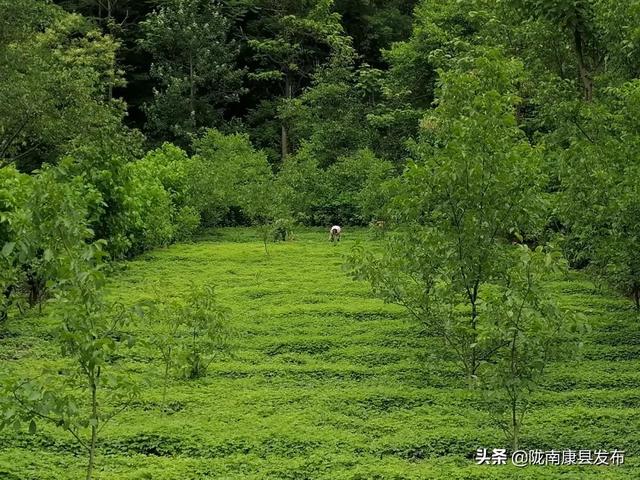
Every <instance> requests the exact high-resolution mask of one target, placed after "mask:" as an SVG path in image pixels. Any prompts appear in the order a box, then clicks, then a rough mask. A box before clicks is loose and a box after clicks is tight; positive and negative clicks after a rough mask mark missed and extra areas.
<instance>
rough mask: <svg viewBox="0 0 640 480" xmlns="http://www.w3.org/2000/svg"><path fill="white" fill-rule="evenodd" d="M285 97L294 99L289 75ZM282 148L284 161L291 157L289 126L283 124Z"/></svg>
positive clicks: (287, 76) (286, 78) (286, 79)
mask: <svg viewBox="0 0 640 480" xmlns="http://www.w3.org/2000/svg"><path fill="white" fill-rule="evenodd" d="M284 81H285V85H284V91H285V97H286V99H287V100H290V99H291V98H292V97H293V86H292V85H291V77H290V76H289V74H288V73H287V74H286V75H285V80H284ZM281 147H282V160H283V161H284V160H285V159H286V158H287V157H288V156H289V132H288V131H287V126H286V125H285V124H284V122H282V139H281Z"/></svg>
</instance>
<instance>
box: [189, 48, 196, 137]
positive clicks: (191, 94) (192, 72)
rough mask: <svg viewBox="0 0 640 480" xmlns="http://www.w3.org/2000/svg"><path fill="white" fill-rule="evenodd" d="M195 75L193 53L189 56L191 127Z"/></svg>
mask: <svg viewBox="0 0 640 480" xmlns="http://www.w3.org/2000/svg"><path fill="white" fill-rule="evenodd" d="M194 77H195V74H194V71H193V53H190V54H189V109H190V115H191V121H192V122H193V127H194V128H195V126H196V107H195V104H196V100H195V98H196V87H195V80H194Z"/></svg>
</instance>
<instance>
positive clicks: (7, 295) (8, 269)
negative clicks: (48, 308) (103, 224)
mask: <svg viewBox="0 0 640 480" xmlns="http://www.w3.org/2000/svg"><path fill="white" fill-rule="evenodd" d="M0 171H1V172H2V174H1V178H2V179H1V180H0V185H1V186H2V188H1V189H0V191H1V192H2V195H1V197H0V198H2V200H1V202H2V204H3V206H2V207H1V208H2V212H1V213H0V219H1V220H2V221H1V222H0V225H2V228H1V230H0V231H1V235H0V244H1V245H2V254H1V255H0V261H1V262H2V265H3V267H4V268H3V270H4V273H3V275H2V283H1V284H0V287H1V288H2V292H3V301H2V306H3V308H2V317H6V315H7V307H8V306H9V304H10V303H11V302H12V300H17V301H18V302H19V301H20V296H21V294H23V293H24V295H25V296H26V298H27V300H28V303H29V304H30V305H31V306H34V305H36V304H38V303H40V302H42V301H43V300H45V299H46V298H47V297H48V296H50V295H51V293H52V292H55V291H56V290H57V288H58V287H59V286H60V284H61V283H64V282H65V281H66V280H67V279H66V274H67V270H68V263H69V262H70V261H71V258H72V255H78V254H79V251H81V250H82V249H83V248H84V245H85V242H86V241H87V240H89V239H90V238H91V236H92V232H91V230H90V229H89V228H88V227H87V215H88V204H89V202H90V201H92V199H94V200H95V198H96V193H95V192H92V191H91V190H90V189H87V188H86V187H85V186H84V185H83V184H82V182H81V179H80V178H75V179H73V180H68V172H67V171H66V170H65V169H64V168H63V167H50V168H45V169H44V170H43V171H41V172H39V173H38V174H37V175H35V176H27V175H23V174H20V173H18V172H17V171H16V170H15V169H14V168H13V167H9V168H5V169H2V170H0Z"/></svg>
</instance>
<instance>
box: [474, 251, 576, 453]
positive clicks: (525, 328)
mask: <svg viewBox="0 0 640 480" xmlns="http://www.w3.org/2000/svg"><path fill="white" fill-rule="evenodd" d="M512 260H513V261H512V262H510V266H509V268H508V269H507V271H506V272H505V275H504V278H503V281H502V282H501V283H500V284H499V285H492V286H491V288H490V289H489V291H488V292H487V303H488V304H489V305H490V307H489V311H488V313H489V316H490V318H491V319H492V320H491V322H492V324H491V325H490V326H489V328H488V329H487V330H486V331H485V332H484V333H483V335H486V336H490V337H492V338H494V339H495V338H497V339H498V342H499V344H500V345H501V348H500V349H498V350H497V352H496V353H495V355H494V359H493V361H492V362H491V363H489V364H488V365H487V366H486V370H485V371H484V372H482V384H483V388H484V389H485V391H486V393H487V396H488V398H489V400H490V405H491V411H492V412H493V414H494V415H495V416H496V417H497V419H498V420H499V422H500V424H501V426H502V427H503V429H504V432H505V434H506V436H507V439H508V441H509V444H510V446H511V449H512V451H515V450H517V449H518V446H519V439H520V432H521V430H522V427H523V424H524V419H525V415H526V413H527V411H528V410H529V408H530V400H531V395H532V392H534V391H535V390H536V389H537V388H538V387H539V386H540V382H541V380H542V379H543V378H544V373H545V371H546V369H547V368H548V366H549V364H550V362H552V361H554V360H557V359H559V358H566V357H567V356H568V355H570V354H574V353H575V351H576V347H577V345H578V341H579V339H580V333H581V332H582V324H581V322H579V321H578V320H579V319H578V317H577V316H575V315H573V314H571V313H570V312H568V311H566V310H561V309H560V308H559V306H558V305H557V303H556V301H555V299H554V298H553V297H552V296H551V295H549V293H548V292H547V291H546V289H545V286H544V282H545V281H547V280H549V279H550V278H552V277H553V276H554V275H557V274H558V273H560V272H561V269H562V266H563V263H564V262H563V260H562V257H561V255H560V254H559V252H557V251H553V250H550V249H545V248H543V247H537V248H536V249H535V250H533V251H532V250H530V249H529V248H528V247H527V246H526V245H519V246H518V248H517V249H516V250H515V251H514V252H513V253H512Z"/></svg>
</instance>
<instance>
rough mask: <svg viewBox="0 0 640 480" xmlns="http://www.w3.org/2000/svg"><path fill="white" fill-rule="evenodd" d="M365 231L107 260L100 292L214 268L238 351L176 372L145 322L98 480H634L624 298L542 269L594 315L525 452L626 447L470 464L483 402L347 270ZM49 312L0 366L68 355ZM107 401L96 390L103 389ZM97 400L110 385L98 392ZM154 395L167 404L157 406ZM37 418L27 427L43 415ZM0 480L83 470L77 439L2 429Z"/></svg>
mask: <svg viewBox="0 0 640 480" xmlns="http://www.w3.org/2000/svg"><path fill="white" fill-rule="evenodd" d="M356 241H360V242H362V243H363V244H364V245H366V246H367V248H374V247H375V244H376V242H377V240H375V239H373V238H372V236H371V234H370V233H369V232H368V231H366V230H358V231H356V232H353V231H350V230H347V232H346V233H345V235H344V237H343V241H342V242H341V243H340V244H338V245H336V246H335V247H333V246H331V244H330V243H329V242H327V237H326V232H325V231H324V230H319V229H316V230H311V229H308V230H304V231H300V232H297V233H296V236H295V240H292V241H288V242H283V243H278V244H270V245H268V255H267V254H266V253H265V248H264V245H263V242H262V241H261V239H260V235H259V234H258V233H257V232H256V231H254V230H248V229H226V230H220V231H219V232H218V233H216V234H209V235H207V236H204V237H202V238H200V239H199V241H198V242H197V243H192V244H177V245H173V246H170V247H168V248H165V249H160V250H155V251H152V252H149V253H146V254H144V255H143V256H141V257H139V258H137V259H135V260H133V261H131V262H128V263H126V264H119V269H118V268H116V270H117V271H116V272H114V273H112V274H111V275H110V277H109V278H110V280H109V283H108V292H109V296H110V297H111V298H112V299H114V300H119V301H121V302H122V303H124V304H125V305H128V306H131V305H134V304H136V303H140V302H143V301H145V300H153V299H154V298H157V297H158V295H159V296H160V297H161V298H162V299H163V300H165V301H167V300H168V299H170V298H171V297H184V296H186V295H187V294H188V293H189V291H190V289H191V288H192V286H193V285H194V284H203V283H213V284H214V285H216V292H217V295H218V298H219V300H220V302H221V303H223V304H224V305H225V306H226V307H228V308H229V309H230V312H231V315H232V317H231V318H232V323H233V327H234V330H235V332H236V337H235V340H234V343H235V349H234V350H233V352H232V354H231V355H223V356H220V357H219V358H218V359H216V360H215V361H214V363H213V364H212V365H211V366H210V368H209V371H208V374H207V375H206V376H205V377H203V378H201V379H197V380H182V379H181V378H179V377H178V376H177V375H172V376H171V378H170V382H169V388H168V391H167V395H166V402H163V387H162V385H163V380H162V370H163V368H162V362H161V359H160V358H159V354H158V352H157V351H155V350H153V349H152V348H151V347H150V346H149V345H147V344H146V343H145V341H144V340H145V339H147V340H148V339H152V338H153V337H154V335H156V334H157V332H158V331H159V330H160V329H161V328H162V327H163V326H162V325H158V324H156V325H154V324H153V323H152V322H149V321H148V320H146V319H138V320H135V321H133V322H132V323H131V324H130V325H129V326H128V328H129V329H130V330H131V331H133V332H134V333H135V334H136V336H137V337H138V342H137V343H136V344H135V345H134V346H133V347H132V349H131V351H130V352H128V353H127V354H126V355H123V356H121V357H114V358H112V359H111V361H110V363H111V364H112V366H113V368H114V369H116V368H122V369H126V370H128V371H130V372H133V376H134V379H135V381H136V382H137V383H138V385H139V386H140V388H141V392H140V395H139V397H138V398H137V399H136V400H135V402H134V403H133V404H132V405H131V406H130V407H129V408H128V409H127V410H125V411H124V412H123V413H121V414H120V415H118V416H116V417H115V418H114V419H113V421H112V422H111V423H109V424H108V425H107V426H106V427H105V429H104V432H103V433H101V440H100V441H99V456H98V464H97V469H96V472H95V477H96V478H98V479H100V480H133V479H139V480H142V479H153V480H173V479H181V480H189V479H204V478H216V479H265V480H266V479H269V480H277V479H283V480H284V479H289V480H293V479H296V480H303V479H314V480H315V479H326V480H341V479H350V480H356V479H361V480H365V479H380V480H382V479H385V480H386V479H398V480H399V479H415V480H418V479H421V480H422V479H440V478H442V479H445V478H446V479H460V480H463V479H464V480H468V479H514V478H522V479H547V478H548V479H576V480H577V479H591V478H593V479H596V478H598V479H636V478H638V477H640V462H639V461H638V460H637V457H636V456H637V455H638V453H640V447H638V445H640V415H638V414H639V413H640V412H639V411H638V401H639V400H640V388H638V385H640V368H639V367H640V360H638V358H640V355H638V353H639V350H640V325H639V324H638V319H637V314H636V313H635V311H634V309H633V306H632V304H631V303H630V302H629V301H628V300H627V299H625V298H622V297H620V296H618V295H616V294H613V293H609V292H608V291H605V290H603V289H602V287H599V286H596V285H594V284H593V283H592V282H591V281H589V280H588V279H587V278H586V277H585V276H583V275H582V274H577V273H571V274H569V275H568V276H562V277H558V278H556V279H555V280H553V281H550V283H549V287H550V289H551V290H552V291H553V292H554V294H556V295H558V296H559V299H560V303H561V304H562V305H563V306H565V307H569V308H570V309H571V310H572V311H577V312H581V313H583V314H584V315H585V317H586V319H587V321H588V323H589V324H590V325H591V331H590V333H589V334H588V335H587V338H586V342H585V344H584V347H583V348H582V349H581V350H580V355H579V357H576V358H574V359H572V360H570V361H566V362H562V363H554V364H552V365H551V367H550V369H549V371H548V372H547V375H546V377H545V380H544V383H543V385H542V388H541V389H540V390H539V391H538V392H537V393H536V394H535V395H534V396H533V399H532V408H531V411H530V414H529V416H528V417H527V421H526V426H525V428H524V430H523V433H522V438H521V442H520V443H521V448H523V449H525V450H526V449H542V450H550V449H560V450H561V449H566V448H572V449H593V450H597V449H605V450H612V449H614V448H617V449H621V450H625V451H626V455H627V457H626V461H625V464H624V465H623V466H618V467H602V466H599V467H595V466H584V467H553V466H546V467H527V468H521V469H518V468H516V467H513V466H511V465H508V466H477V465H475V462H474V460H473V456H474V454H475V451H476V449H477V448H479V447H485V448H496V447H506V441H505V438H504V436H503V434H502V432H501V431H500V429H499V428H498V427H497V426H496V425H495V424H494V423H493V422H492V420H491V418H492V417H491V416H490V415H489V412H488V409H487V403H486V401H485V399H484V398H483V396H482V395H481V394H480V393H478V392H477V391H474V390H472V389H471V390H470V389H468V388H467V385H466V383H465V378H464V373H463V372H462V371H461V369H460V367H459V365H458V364H456V362H455V358H454V357H451V355H450V352H449V351H448V350H446V349H444V348H443V345H442V343H441V342H440V341H436V340H435V339H433V338H430V337H428V336H426V335H424V334H421V328H422V327H421V326H420V325H419V324H417V323H416V321H414V320H413V319H411V318H410V317H409V316H408V314H407V313H406V312H405V310H403V309H401V308H400V307H396V306H391V305H385V304H384V303H383V302H382V301H380V300H378V299H375V298H374V297H373V295H372V294H371V293H370V287H369V286H368V284H366V283H365V282H356V281H353V280H351V279H350V278H349V277H348V276H347V275H346V274H345V272H344V271H343V268H342V265H343V263H344V260H343V256H344V255H345V254H346V253H348V251H349V250H350V249H351V247H352V246H353V245H354V244H355V243H356ZM55 326H56V325H54V320H53V317H51V318H48V319H45V318H43V317H42V316H39V315H38V314H37V313H36V312H35V311H32V312H31V313H30V315H29V316H28V317H27V318H15V319H12V320H10V321H9V323H8V324H7V328H6V331H5V332H3V336H2V339H1V340H0V355H1V357H2V362H3V367H4V368H3V370H5V371H6V373H8V374H16V375H18V376H21V377H29V376H35V375H37V373H38V372H40V371H41V370H42V369H43V368H53V369H65V368H67V367H69V365H70V363H69V360H67V359H64V357H62V356H60V352H59V348H58V346H57V344H56V343H54V342H53V341H52V332H53V330H54V328H55ZM105 398H106V397H105ZM105 402H107V403H108V402H109V400H105ZM163 404H164V407H163ZM39 428H40V427H39ZM1 435H2V436H1V437H0V478H2V479H5V480H45V479H46V480H54V479H60V480H62V479H71V478H82V476H83V475H84V472H85V468H86V460H85V458H84V456H83V455H82V454H78V452H79V447H78V445H77V444H76V442H75V441H74V439H73V437H72V436H71V435H69V434H68V433H66V432H62V431H61V430H59V429H55V428H54V427H51V426H47V425H46V424H43V430H42V431H38V432H37V433H36V434H33V435H32V434H28V433H26V432H25V433H16V432H13V431H11V430H5V431H4V432H2V434H1Z"/></svg>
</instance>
